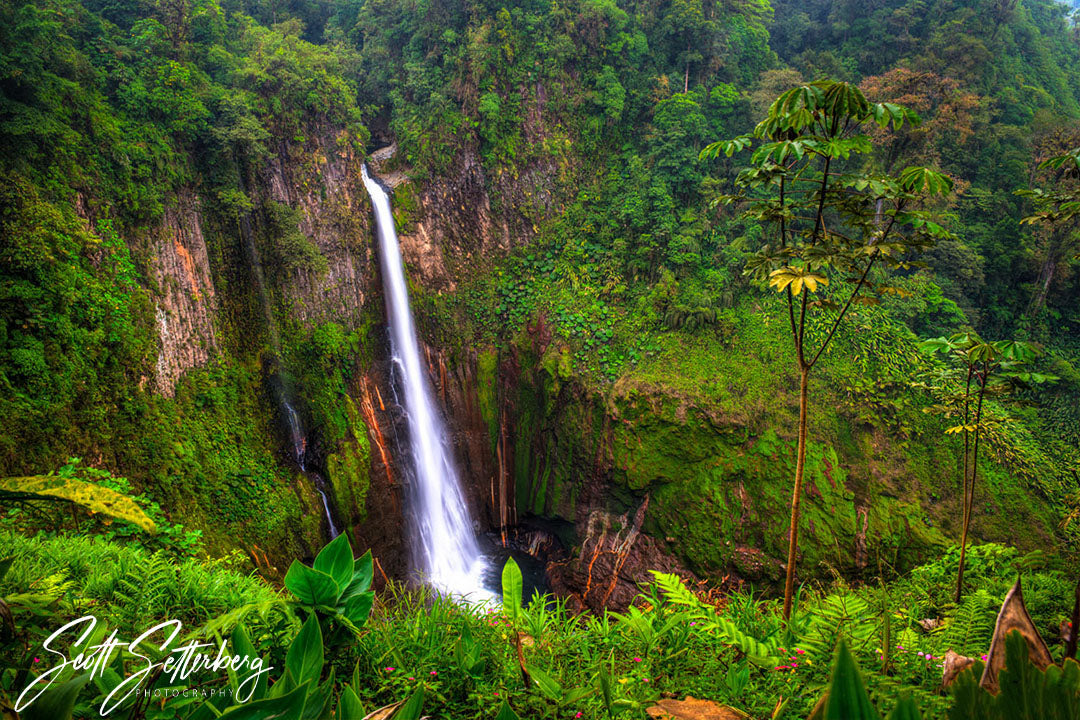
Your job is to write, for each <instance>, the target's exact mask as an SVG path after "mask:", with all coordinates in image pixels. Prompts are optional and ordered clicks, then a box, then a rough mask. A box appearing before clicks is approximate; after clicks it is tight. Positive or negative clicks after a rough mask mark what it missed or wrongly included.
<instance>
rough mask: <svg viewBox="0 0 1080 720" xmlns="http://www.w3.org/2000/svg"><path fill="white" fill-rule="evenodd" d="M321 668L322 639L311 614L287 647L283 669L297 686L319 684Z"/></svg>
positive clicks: (317, 621) (320, 629)
mask: <svg viewBox="0 0 1080 720" xmlns="http://www.w3.org/2000/svg"><path fill="white" fill-rule="evenodd" d="M322 668H323V638H322V628H320V627H319V620H318V618H316V617H315V614H314V613H312V614H311V615H309V616H308V619H307V620H306V621H305V622H304V625H303V627H301V628H300V632H299V633H297V635H296V638H295V639H294V640H293V641H292V644H291V645H289V652H288V653H287V654H286V655H285V669H286V670H287V671H289V672H290V673H292V676H293V678H295V680H296V682H297V684H298V685H303V684H304V683H305V682H307V681H311V683H312V685H314V684H316V683H318V682H319V677H320V676H321V675H322Z"/></svg>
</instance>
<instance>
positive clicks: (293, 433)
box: [239, 177, 340, 538]
mask: <svg viewBox="0 0 1080 720" xmlns="http://www.w3.org/2000/svg"><path fill="white" fill-rule="evenodd" d="M240 189H241V190H244V191H245V192H246V188H244V182H243V178H242V177H241V180H240ZM239 220H240V237H241V239H242V240H243V241H244V250H245V251H246V252H247V255H248V266H249V267H250V268H251V272H252V275H253V277H254V279H255V288H256V290H257V291H258V293H259V304H260V305H261V306H262V310H263V317H264V318H265V320H266V330H267V332H268V333H269V334H270V349H271V351H272V352H273V353H274V357H275V358H276V361H277V362H278V363H279V364H280V362H281V334H280V333H279V332H278V326H277V321H276V320H275V319H274V313H273V312H272V311H271V309H270V297H269V295H268V294H267V292H266V278H265V276H264V275H263V269H262V258H261V257H260V256H259V249H258V248H257V247H256V246H255V233H254V232H253V231H252V229H251V215H250V214H249V213H247V212H244V213H241V214H240V218H239ZM273 388H274V396H275V398H276V400H277V404H278V409H279V411H280V412H281V414H282V416H283V418H284V420H285V425H286V426H287V428H288V431H289V441H290V442H291V443H292V446H293V460H295V461H296V464H297V465H298V466H300V472H302V473H303V474H304V476H305V477H307V478H308V479H309V480H311V483H312V485H314V487H315V491H316V492H317V493H319V497H321V498H322V506H323V513H324V514H325V515H326V524H327V527H328V529H329V530H330V537H331V538H336V537H337V536H338V535H339V534H340V531H339V530H338V528H337V525H335V524H334V515H333V513H331V512H330V499H329V498H328V497H327V496H326V488H325V485H326V481H324V480H323V479H322V477H321V476H320V475H319V474H318V473H315V472H308V469H307V433H305V432H304V425H303V423H301V422H300V414H299V413H297V412H296V409H295V408H294V407H293V405H292V403H291V402H290V401H289V398H290V395H291V393H290V388H289V387H288V386H287V385H286V383H285V381H284V380H283V379H282V378H280V377H279V378H278V379H277V381H276V382H274V383H273Z"/></svg>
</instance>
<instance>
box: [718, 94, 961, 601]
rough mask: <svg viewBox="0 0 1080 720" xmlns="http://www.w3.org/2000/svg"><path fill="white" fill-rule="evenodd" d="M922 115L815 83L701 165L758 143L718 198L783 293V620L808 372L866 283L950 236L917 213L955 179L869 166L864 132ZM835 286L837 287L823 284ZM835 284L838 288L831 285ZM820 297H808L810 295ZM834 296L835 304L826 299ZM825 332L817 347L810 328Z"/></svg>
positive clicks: (758, 271) (756, 266)
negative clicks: (788, 360) (749, 234)
mask: <svg viewBox="0 0 1080 720" xmlns="http://www.w3.org/2000/svg"><path fill="white" fill-rule="evenodd" d="M918 121H919V118H918V115H917V114H916V113H914V112H912V111H910V110H908V109H906V108H903V107H901V106H899V105H894V104H891V103H874V104H872V103H870V102H869V101H867V99H866V97H865V96H864V95H863V93H862V91H861V90H859V88H857V87H856V86H854V85H851V84H849V83H843V82H835V81H832V80H820V81H817V82H814V83H811V84H809V85H801V86H799V87H796V88H794V89H792V90H788V91H787V92H785V93H783V94H782V95H780V96H779V97H778V98H777V99H776V101H775V102H774V103H773V104H772V106H771V107H770V108H769V112H768V115H767V116H766V118H765V119H764V120H763V121H762V122H760V123H759V124H758V125H757V127H756V128H755V130H754V132H753V133H752V134H750V135H743V136H740V137H737V138H734V139H732V140H726V141H720V142H716V143H713V144H712V145H709V146H708V147H706V148H705V149H704V150H703V151H702V153H701V154H702V157H703V158H715V157H717V156H719V154H720V153H721V152H723V153H724V154H726V155H728V156H729V157H730V156H731V155H732V154H734V153H735V152H737V151H741V150H744V149H746V148H748V147H751V146H753V145H756V146H757V147H756V149H755V150H754V153H753V156H752V158H751V164H750V167H748V168H746V169H745V170H743V171H742V172H740V173H739V175H738V178H737V180H736V187H737V192H736V193H735V194H732V195H721V196H719V197H718V198H717V200H718V201H719V202H723V203H728V204H730V203H737V204H739V205H740V206H741V208H742V213H741V214H742V216H743V217H744V218H746V219H748V220H750V221H752V222H753V221H756V222H759V223H762V224H763V225H766V226H768V228H770V229H771V230H772V232H771V233H768V234H766V237H767V238H768V240H767V242H766V244H765V245H764V246H762V247H761V248H760V250H758V251H757V252H756V253H755V254H753V255H751V256H750V258H749V260H748V261H747V265H746V272H747V274H749V275H751V276H754V277H756V278H757V279H758V280H759V281H761V282H765V281H767V282H768V284H769V285H770V286H772V287H773V288H774V289H775V290H777V291H778V292H780V293H782V294H783V295H784V297H785V299H786V302H787V316H788V322H789V328H790V332H791V338H792V342H793V345H794V350H795V359H796V367H797V368H798V371H799V378H800V381H799V434H798V438H799V439H798V448H797V455H796V465H795V481H794V488H793V491H792V498H791V521H790V527H789V534H788V555H787V568H786V571H787V577H786V582H785V588H784V618H785V619H787V618H789V617H790V615H791V602H792V596H793V594H794V582H795V565H796V555H797V552H798V533H799V503H800V500H801V497H802V485H803V473H804V470H805V465H806V444H807V430H808V428H807V425H808V423H807V414H808V410H809V405H810V391H809V386H810V373H811V371H812V370H813V368H814V366H815V365H816V364H817V362H818V360H819V359H820V358H821V355H822V353H824V352H825V350H826V348H828V347H829V344H830V343H831V342H832V340H833V338H834V337H835V336H836V333H837V330H838V329H839V328H840V327H841V325H842V323H843V322H844V319H845V318H846V317H847V315H848V313H849V311H850V310H851V308H852V307H853V305H855V303H856V302H857V301H858V302H869V303H873V302H875V298H873V297H869V296H868V295H867V294H868V293H880V292H885V291H888V290H890V289H891V288H889V287H888V286H886V285H884V284H882V283H881V282H879V281H878V276H877V275H875V276H873V277H871V271H873V270H874V269H875V268H878V270H879V273H878V275H880V274H883V272H884V271H885V270H886V269H889V268H900V267H908V266H909V259H910V257H911V255H912V254H914V253H915V252H917V251H919V250H921V249H923V248H925V247H927V246H928V245H929V244H930V243H931V242H932V241H933V240H934V239H935V238H936V237H942V236H948V233H947V232H946V231H945V230H944V229H943V228H942V227H941V226H940V225H937V224H936V223H934V222H932V220H931V216H930V213H929V212H928V211H926V210H923V209H919V207H918V206H919V204H920V202H921V201H922V200H924V199H926V198H928V197H931V196H934V195H939V194H944V193H947V192H949V191H950V190H951V188H952V180H951V179H949V178H948V177H946V176H944V175H942V174H940V173H938V172H935V171H933V170H930V169H927V168H925V167H909V168H906V169H904V170H903V171H901V172H900V173H899V174H898V175H896V176H893V175H890V174H887V173H877V172H871V171H868V170H866V169H865V165H864V163H863V158H860V157H859V156H866V155H870V154H871V153H872V152H873V143H872V142H871V139H870V137H869V136H868V135H867V134H866V132H865V130H867V129H868V128H870V127H873V126H874V125H875V124H876V126H877V127H880V128H889V127H891V128H893V129H894V130H895V129H899V128H900V127H902V126H903V125H904V124H906V123H907V124H910V123H917V122H918ZM830 284H832V286H833V288H835V289H834V291H833V292H832V293H831V294H830V293H828V292H827V288H828V287H829V286H830ZM838 286H839V287H838ZM819 291H820V295H819V296H818V298H819V299H816V300H813V301H811V300H810V294H811V293H818V292H819ZM834 298H837V299H838V300H839V302H837V300H834ZM814 320H820V321H821V322H823V323H824V325H825V327H826V330H825V332H824V336H823V339H821V340H819V341H817V342H816V343H815V342H814V341H813V340H812V339H811V334H810V333H808V321H811V323H812V322H813V321H814Z"/></svg>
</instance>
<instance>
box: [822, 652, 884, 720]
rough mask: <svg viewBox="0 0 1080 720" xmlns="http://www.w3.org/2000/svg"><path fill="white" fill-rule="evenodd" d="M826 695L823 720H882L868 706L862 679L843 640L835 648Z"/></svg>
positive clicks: (875, 711) (871, 706)
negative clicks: (827, 694)
mask: <svg viewBox="0 0 1080 720" xmlns="http://www.w3.org/2000/svg"><path fill="white" fill-rule="evenodd" d="M828 693H829V696H828V699H827V700H826V701H825V716H824V717H825V720H881V715H879V714H878V711H877V710H875V709H874V706H873V705H871V704H870V696H869V695H867V694H866V687H865V686H864V685H863V680H862V675H861V674H860V673H859V668H858V666H857V665H856V664H855V658H854V657H852V655H851V651H850V650H849V649H848V646H847V642H846V641H845V640H840V644H839V645H837V647H836V662H835V663H834V664H833V671H832V678H831V679H830V680H829V689H828Z"/></svg>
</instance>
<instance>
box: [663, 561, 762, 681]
mask: <svg viewBox="0 0 1080 720" xmlns="http://www.w3.org/2000/svg"><path fill="white" fill-rule="evenodd" d="M652 574H653V577H655V578H656V585H657V587H659V588H660V592H661V593H663V595H664V599H666V600H667V601H668V602H670V603H672V604H675V605H679V606H682V607H685V608H688V609H689V612H688V615H690V616H692V617H695V618H697V619H699V620H701V629H702V630H703V631H705V632H716V633H717V635H719V636H720V639H721V640H722V641H723V642H724V643H725V644H727V645H731V646H733V647H736V648H738V649H739V650H741V651H742V652H743V654H744V655H746V657H747V659H749V660H750V661H752V662H754V663H756V664H759V665H765V666H771V665H777V664H778V663H779V662H780V658H779V656H778V655H777V646H776V645H775V644H774V643H769V642H765V641H762V640H759V639H758V638H756V637H754V636H752V635H750V634H749V633H746V632H744V631H743V630H742V628H740V627H739V626H738V625H736V624H735V623H734V622H733V621H732V620H730V619H729V618H726V617H724V616H723V615H719V614H717V613H716V610H715V609H714V608H713V607H712V606H711V605H708V604H706V603H704V602H702V601H701V600H700V599H699V598H698V597H697V596H696V595H694V593H693V592H692V591H691V590H690V589H689V588H688V587H686V585H685V584H684V583H683V581H682V578H680V577H679V576H678V575H671V574H668V573H662V572H657V571H655V570H654V571H652Z"/></svg>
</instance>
